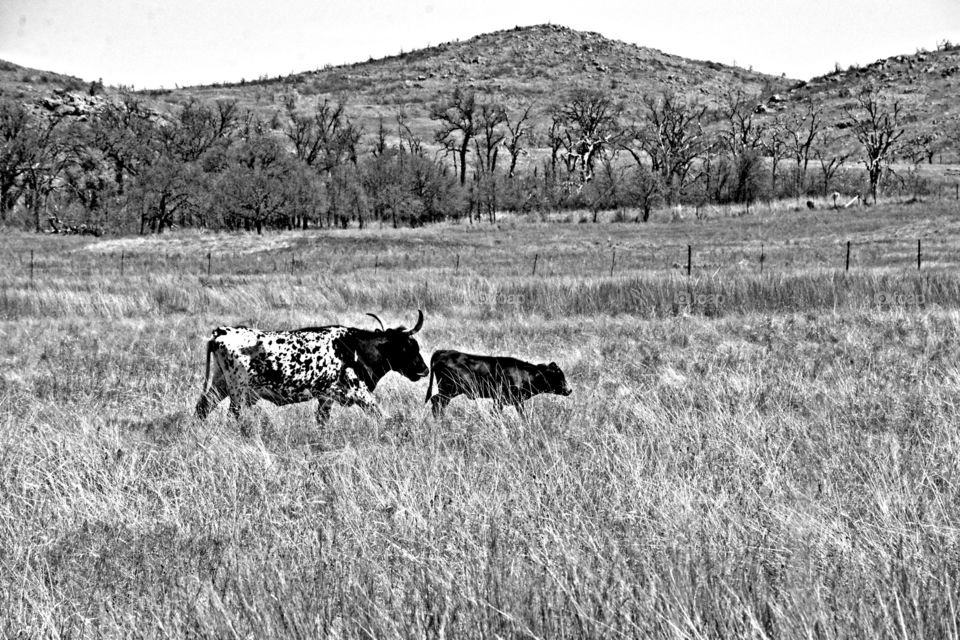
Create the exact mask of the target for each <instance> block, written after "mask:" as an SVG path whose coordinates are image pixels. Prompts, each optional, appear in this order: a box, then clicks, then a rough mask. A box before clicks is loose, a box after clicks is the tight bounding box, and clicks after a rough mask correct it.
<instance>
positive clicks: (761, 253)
mask: <svg viewBox="0 0 960 640" xmlns="http://www.w3.org/2000/svg"><path fill="white" fill-rule="evenodd" d="M766 258H767V256H766V255H765V254H764V253H763V243H761V244H760V275H763V261H764V260H766Z"/></svg>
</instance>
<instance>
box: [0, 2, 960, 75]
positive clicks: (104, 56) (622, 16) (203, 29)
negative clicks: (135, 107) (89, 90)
mask: <svg viewBox="0 0 960 640" xmlns="http://www.w3.org/2000/svg"><path fill="white" fill-rule="evenodd" d="M546 22H550V23H553V24H560V25H565V26H568V27H572V28H574V29H580V30H586V31H598V32H600V33H601V34H603V35H605V36H607V37H608V38H614V39H617V40H624V41H626V42H633V43H636V44H639V45H642V46H647V47H654V48H656V49H661V50H663V51H665V52H667V53H672V54H677V55H681V56H685V57H688V58H696V59H702V60H714V61H716V62H723V63H726V64H732V63H734V62H735V63H736V64H738V65H740V66H742V67H750V66H752V67H753V68H754V69H755V70H757V71H763V72H766V73H771V74H780V73H786V75H787V76H788V77H792V78H801V79H809V78H810V77H812V76H816V75H820V74H823V73H827V72H829V71H832V70H833V66H834V64H835V63H839V64H840V65H842V66H844V67H846V66H848V65H850V64H854V63H857V64H863V63H868V62H873V61H874V60H876V59H878V58H881V57H887V56H891V55H897V54H901V53H914V52H915V51H916V50H917V49H918V48H922V47H925V48H928V49H933V48H935V46H936V44H937V42H939V41H941V40H943V39H949V40H951V41H953V42H960V0H910V1H901V0H829V1H828V0H802V1H794V0H656V1H653V2H645V1H643V0H625V1H619V0H617V1H610V2H605V1H603V0H576V1H567V0H553V1H550V2H521V1H519V0H509V1H504V0H481V1H477V2H470V1H469V0H458V1H457V2H440V1H438V0H392V1H391V0H383V1H375V0H338V1H337V2H330V1H327V0H271V1H270V2H261V1H258V0H138V1H133V0H0V59H4V60H9V61H11V62H15V63H17V64H20V65H23V66H28V67H33V68H37V69H42V70H47V71H55V72H58V73H66V74H71V75H75V76H79V77H80V78H83V79H84V80H95V79H97V78H102V79H103V81H104V82H106V83H107V84H114V85H116V84H125V85H133V86H135V87H136V88H138V89H142V88H156V87H168V88H172V87H173V86H174V85H180V86H184V85H192V84H200V83H210V82H220V81H238V80H240V79H241V78H246V79H251V78H256V77H258V76H260V75H270V76H274V75H278V74H287V73H291V72H299V71H308V70H312V69H317V68H319V67H322V66H323V65H325V64H340V63H344V62H358V61H363V60H367V59H368V58H370V57H371V56H372V57H381V56H385V55H393V54H396V53H399V52H400V51H401V50H403V51H410V50H413V49H418V48H420V47H424V46H428V45H434V44H439V43H441V42H447V41H452V40H455V39H465V38H469V37H471V36H474V35H477V34H480V33H485V32H488V31H495V30H499V29H506V28H511V27H513V26H515V25H532V24H540V23H546Z"/></svg>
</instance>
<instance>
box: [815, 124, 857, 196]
mask: <svg viewBox="0 0 960 640" xmlns="http://www.w3.org/2000/svg"><path fill="white" fill-rule="evenodd" d="M813 155H814V156H815V157H816V159H817V163H818V164H819V165H820V178H821V180H822V183H823V195H824V196H826V195H827V194H829V193H830V181H831V180H832V179H833V178H834V176H835V175H836V174H837V172H838V171H840V168H841V167H842V166H843V165H844V163H846V161H847V159H848V158H849V157H850V156H851V151H849V150H848V149H847V145H846V136H845V135H843V134H842V133H840V132H838V131H833V132H831V131H830V130H828V129H825V130H824V131H823V133H822V134H821V136H820V144H819V145H817V147H816V148H815V149H814V151H813Z"/></svg>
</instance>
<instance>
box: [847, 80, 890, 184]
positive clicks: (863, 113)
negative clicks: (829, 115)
mask: <svg viewBox="0 0 960 640" xmlns="http://www.w3.org/2000/svg"><path fill="white" fill-rule="evenodd" d="M847 118H848V125H849V127H850V129H851V130H852V131H853V135H854V137H855V138H856V139H857V141H859V142H860V145H861V147H862V151H863V155H862V156H861V159H860V161H861V162H863V165H864V167H866V169H867V176H868V178H869V180H870V195H871V196H872V197H873V201H874V202H876V201H877V190H878V187H879V184H880V179H881V178H882V177H883V175H884V173H886V171H887V170H888V169H889V167H890V162H891V161H892V156H893V151H894V148H895V147H894V145H895V144H896V143H897V141H898V140H899V139H900V137H901V136H903V132H904V129H903V126H902V120H903V112H902V108H901V105H900V102H899V101H897V100H894V101H893V102H892V103H890V102H889V101H888V100H886V99H884V97H883V96H882V95H881V93H880V91H879V89H877V88H876V87H867V88H866V89H864V90H863V91H862V92H861V93H860V95H858V96H857V106H856V107H855V108H854V109H847Z"/></svg>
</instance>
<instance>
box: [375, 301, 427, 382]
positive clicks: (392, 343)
mask: <svg viewBox="0 0 960 640" xmlns="http://www.w3.org/2000/svg"><path fill="white" fill-rule="evenodd" d="M417 313H418V316H417V324H415V325H414V326H413V329H407V328H406V327H393V328H390V329H385V328H384V327H383V322H381V321H380V318H378V317H377V316H375V315H373V314H372V313H368V314H367V315H369V316H371V317H373V318H374V319H375V320H376V321H377V322H379V323H380V329H379V331H377V333H379V334H382V335H383V337H384V338H385V340H383V341H382V342H381V343H380V356H381V357H382V358H383V359H384V360H385V361H386V362H387V365H388V368H389V369H390V370H392V371H396V372H397V373H399V374H401V375H404V376H406V377H407V378H409V379H410V380H413V381H414V382H416V381H417V380H419V379H420V378H426V377H427V374H429V373H430V369H429V368H427V363H425V362H424V361H423V357H421V356H420V345H419V344H418V343H417V340H416V338H414V337H413V336H414V335H415V334H416V333H417V332H418V331H420V328H421V327H422V326H423V311H418V312H417Z"/></svg>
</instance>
